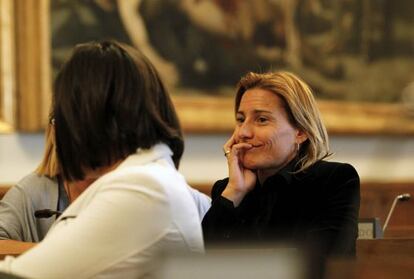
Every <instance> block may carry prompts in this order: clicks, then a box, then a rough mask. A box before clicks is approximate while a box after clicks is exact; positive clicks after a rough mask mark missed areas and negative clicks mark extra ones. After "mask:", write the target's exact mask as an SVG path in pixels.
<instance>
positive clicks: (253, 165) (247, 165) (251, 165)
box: [242, 159, 258, 170]
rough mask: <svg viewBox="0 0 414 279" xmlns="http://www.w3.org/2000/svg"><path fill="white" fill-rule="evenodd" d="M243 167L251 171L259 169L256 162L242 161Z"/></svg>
mask: <svg viewBox="0 0 414 279" xmlns="http://www.w3.org/2000/svg"><path fill="white" fill-rule="evenodd" d="M242 165H243V167H244V168H245V169H249V170H255V169H257V168H258V164H257V162H256V161H255V160H248V159H244V160H243V161H242Z"/></svg>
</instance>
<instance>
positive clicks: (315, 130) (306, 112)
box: [235, 71, 331, 170]
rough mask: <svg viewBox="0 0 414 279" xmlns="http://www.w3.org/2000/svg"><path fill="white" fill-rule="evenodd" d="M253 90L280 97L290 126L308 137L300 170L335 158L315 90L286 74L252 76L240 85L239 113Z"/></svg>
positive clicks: (302, 145)
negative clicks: (245, 95)
mask: <svg viewBox="0 0 414 279" xmlns="http://www.w3.org/2000/svg"><path fill="white" fill-rule="evenodd" d="M252 88H260V89H264V90H269V91H270V92H273V93H274V94H276V95H277V96H279V97H280V98H281V100H282V102H283V106H284V109H285V112H286V114H287V116H288V120H289V122H290V124H291V125H292V126H293V127H295V128H298V129H299V130H301V131H303V132H305V134H306V135H307V140H306V141H305V142H304V143H302V144H301V146H300V150H299V157H300V158H299V164H300V169H299V170H304V169H306V168H308V167H309V166H311V165H312V164H313V163H315V162H316V161H318V160H320V159H323V158H325V157H327V156H329V155H330V154H331V153H330V152H329V140H328V134H327V132H326V128H325V126H324V124H323V122H322V119H321V115H320V112H319V110H318V107H317V104H316V101H315V98H314V96H313V94H312V90H311V89H310V87H309V86H308V85H307V84H306V83H305V82H304V81H303V80H301V79H300V78H299V77H298V76H296V75H294V74H292V73H289V72H284V71H280V72H269V73H264V74H258V73H248V74H247V75H246V76H244V77H243V78H242V79H241V80H240V81H239V84H238V87H237V93H236V99H235V110H236V113H237V111H238V109H239V106H240V102H241V99H242V97H243V95H244V93H245V92H246V91H247V90H249V89H252Z"/></svg>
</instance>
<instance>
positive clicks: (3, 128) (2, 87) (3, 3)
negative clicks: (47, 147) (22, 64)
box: [0, 0, 15, 133]
mask: <svg viewBox="0 0 414 279" xmlns="http://www.w3.org/2000/svg"><path fill="white" fill-rule="evenodd" d="M13 11H14V9H13V1H12V0H0V73H1V76H0V133H10V132H12V131H13V129H14V124H15V114H14V113H15V111H14V108H15V99H14V96H15V95H14V93H15V91H14V60H13V57H14V54H13V50H14V32H13V30H14V28H13V26H14V25H13V23H14V17H13Z"/></svg>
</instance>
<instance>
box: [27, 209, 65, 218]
mask: <svg viewBox="0 0 414 279" xmlns="http://www.w3.org/2000/svg"><path fill="white" fill-rule="evenodd" d="M61 214H62V212H60V211H55V210H51V209H40V210H36V211H35V213H34V215H35V217H36V218H50V217H52V216H53V215H56V218H58V217H59V216H60V215H61Z"/></svg>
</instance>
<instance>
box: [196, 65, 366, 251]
mask: <svg viewBox="0 0 414 279" xmlns="http://www.w3.org/2000/svg"><path fill="white" fill-rule="evenodd" d="M235 116H236V127H235V129H234V133H233V135H232V137H231V138H230V139H229V140H228V142H227V143H226V144H225V145H224V155H225V156H226V157H227V162H228V171H229V177H228V178H226V179H223V180H220V181H217V182H216V183H215V185H214V187H213V189H212V199H213V203H212V207H211V208H210V210H209V211H208V212H207V214H206V216H205V217H204V220H203V232H204V237H205V241H206V244H207V245H208V244H217V243H225V244H229V243H233V244H234V243H238V244H242V243H246V242H248V243H273V242H277V243H280V242H283V243H288V244H289V245H293V246H295V247H303V248H304V249H306V250H307V249H309V250H311V251H312V253H315V254H316V255H319V256H322V257H326V256H331V255H335V256H353V255H355V243H356V238H357V232H358V229H357V219H358V212H359V202H360V193H359V190H360V184H359V177H358V174H357V172H356V171H355V169H354V168H353V167H352V166H351V165H349V164H346V163H338V162H328V161H326V160H325V158H327V157H328V156H329V155H330V154H331V153H330V151H329V146H328V135H327V133H326V129H325V126H324V125H323V123H322V120H321V116H320V114H319V111H318V108H317V105H316V102H315V100H314V97H313V95H312V92H311V90H310V88H309V86H308V85H307V84H306V83H305V82H304V81H302V80H301V79H300V78H299V77H297V76H296V75H294V74H292V73H289V72H271V73H264V74H257V73H249V74H247V75H246V76H245V77H243V78H242V79H241V80H240V82H239V84H238V88H237V92H236V98H235Z"/></svg>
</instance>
